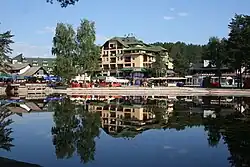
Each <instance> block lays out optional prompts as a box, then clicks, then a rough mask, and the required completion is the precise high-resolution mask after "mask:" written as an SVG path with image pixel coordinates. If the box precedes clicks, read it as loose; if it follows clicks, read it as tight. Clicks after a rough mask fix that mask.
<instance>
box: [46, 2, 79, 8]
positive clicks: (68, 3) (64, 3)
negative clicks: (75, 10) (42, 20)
mask: <svg viewBox="0 0 250 167" xmlns="http://www.w3.org/2000/svg"><path fill="white" fill-rule="evenodd" d="M46 1H47V2H48V3H51V4H53V2H54V1H57V2H58V3H59V4H60V5H61V7H62V8H66V7H67V6H68V5H75V3H76V2H78V1H79V0H46Z"/></svg>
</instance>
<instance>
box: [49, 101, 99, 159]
mask: <svg viewBox="0 0 250 167" xmlns="http://www.w3.org/2000/svg"><path fill="white" fill-rule="evenodd" d="M52 111H54V116H53V118H54V122H55V126H54V127H52V129H51V133H52V135H53V144H54V146H55V149H56V156H57V158H71V157H72V156H73V154H74V152H75V151H76V152H77V155H78V156H80V159H81V162H84V163H86V162H89V161H91V160H94V156H95V149H96V148H95V145H96V144H95V140H94V139H95V137H98V136H99V134H100V130H99V128H100V117H99V115H98V114H97V113H91V112H88V111H87V109H86V106H84V105H81V104H78V103H74V102H72V101H71V100H70V99H69V98H65V99H64V100H63V101H60V102H53V104H52Z"/></svg>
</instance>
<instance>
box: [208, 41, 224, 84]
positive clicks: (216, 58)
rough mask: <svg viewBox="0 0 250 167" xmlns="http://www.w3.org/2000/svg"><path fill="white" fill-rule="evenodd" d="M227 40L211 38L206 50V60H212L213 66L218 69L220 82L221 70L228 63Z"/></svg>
mask: <svg viewBox="0 0 250 167" xmlns="http://www.w3.org/2000/svg"><path fill="white" fill-rule="evenodd" d="M225 44H226V39H225V38H224V39H222V40H221V39H219V38H218V37H210V38H209V42H208V43H207V45H206V47H205V49H204V59H206V60H210V63H211V65H214V66H215V67H216V68H217V74H216V75H217V76H218V77H219V82H220V78H221V68H222V67H223V66H224V65H225V64H226V63H227V61H228V58H227V52H226V49H225Z"/></svg>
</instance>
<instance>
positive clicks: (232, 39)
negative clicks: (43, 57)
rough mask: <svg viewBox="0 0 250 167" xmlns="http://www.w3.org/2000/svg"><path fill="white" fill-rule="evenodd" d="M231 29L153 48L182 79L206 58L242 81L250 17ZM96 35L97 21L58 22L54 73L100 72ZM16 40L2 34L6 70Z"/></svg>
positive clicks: (0, 53) (0, 52) (0, 54)
mask: <svg viewBox="0 0 250 167" xmlns="http://www.w3.org/2000/svg"><path fill="white" fill-rule="evenodd" d="M228 28H229V30H230V31H229V34H228V37H224V38H222V39H220V38H218V37H211V38H209V40H208V43H207V44H206V45H194V44H186V43H184V42H176V43H171V42H165V43H161V42H156V43H153V45H156V46H162V47H164V48H166V49H167V50H168V52H169V55H170V57H171V58H172V59H173V64H174V71H175V72H176V73H177V74H179V75H180V76H184V75H186V74H187V73H188V69H189V67H192V65H194V64H196V63H198V62H201V61H202V60H205V59H206V60H210V62H211V65H213V66H215V67H216V68H217V69H218V72H217V73H216V75H218V76H219V77H220V76H221V70H220V69H221V68H222V67H224V66H227V67H229V68H231V69H233V70H235V71H236V72H237V74H238V76H239V78H242V74H243V73H247V72H248V70H249V64H250V57H249V52H250V41H249V39H250V16H248V15H243V14H235V16H234V17H233V18H232V20H231V22H230V23H229V25H228ZM95 33H96V32H95V24H94V22H92V21H89V20H86V19H84V20H81V21H80V25H79V26H78V28H77V29H76V30H75V29H74V28H73V26H72V25H70V24H65V23H58V24H57V27H56V31H55V36H54V38H53V47H52V54H53V55H55V56H56V63H55V67H54V70H53V71H54V74H56V75H59V76H62V77H63V78H65V79H66V80H69V79H70V77H71V76H73V75H76V74H80V73H85V72H89V73H92V72H93V71H95V70H98V69H99V65H98V59H99V57H100V48H99V47H98V46H97V45H96V44H95V39H96V36H95ZM12 37H13V35H12V34H11V32H10V31H6V32H3V33H0V63H1V69H2V70H3V69H5V67H6V63H4V59H5V58H7V57H8V55H9V54H11V52H12V49H11V48H10V44H12V43H13V42H14V41H13V40H12ZM156 57H157V58H156V62H155V63H154V65H153V69H154V68H155V71H157V72H155V73H161V71H166V70H165V68H166V67H165V66H164V65H163V63H162V62H163V59H162V58H163V57H164V56H162V55H161V54H158V55H156ZM159 68H161V69H159ZM162 69H163V70H162ZM159 71H160V72H159ZM240 81H241V80H240ZM240 85H241V84H240Z"/></svg>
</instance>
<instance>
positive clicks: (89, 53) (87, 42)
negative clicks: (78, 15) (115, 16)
mask: <svg viewBox="0 0 250 167" xmlns="http://www.w3.org/2000/svg"><path fill="white" fill-rule="evenodd" d="M95 35H96V32H95V23H94V22H91V21H89V20H87V19H84V20H82V21H81V23H80V26H79V27H78V28H77V35H76V41H77V57H76V59H75V61H76V64H77V67H78V68H77V69H78V73H84V72H89V73H90V74H92V73H93V72H94V71H96V70H98V69H99V58H100V50H99V47H98V46H97V45H96V44H95V40H96V36H95Z"/></svg>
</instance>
